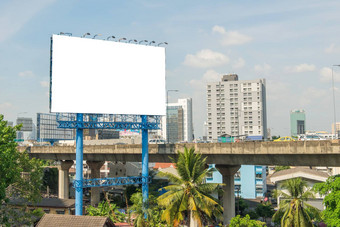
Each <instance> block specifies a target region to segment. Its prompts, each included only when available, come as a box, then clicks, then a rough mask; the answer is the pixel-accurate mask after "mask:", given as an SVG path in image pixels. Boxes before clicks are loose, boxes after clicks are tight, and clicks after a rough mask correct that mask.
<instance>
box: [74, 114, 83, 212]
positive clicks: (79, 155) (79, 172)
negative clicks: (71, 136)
mask: <svg viewBox="0 0 340 227" xmlns="http://www.w3.org/2000/svg"><path fill="white" fill-rule="evenodd" d="M82 121H83V114H77V122H79V123H80V122H82ZM75 191H76V205H75V206H76V215H83V128H80V127H79V128H77V137H76V182H75Z"/></svg>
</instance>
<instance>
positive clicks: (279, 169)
mask: <svg viewBox="0 0 340 227" xmlns="http://www.w3.org/2000/svg"><path fill="white" fill-rule="evenodd" d="M285 169H290V166H275V172H279V171H281V170H285Z"/></svg>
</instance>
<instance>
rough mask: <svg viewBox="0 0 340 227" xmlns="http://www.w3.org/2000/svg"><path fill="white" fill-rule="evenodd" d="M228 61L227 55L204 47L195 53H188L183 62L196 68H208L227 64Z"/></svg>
mask: <svg viewBox="0 0 340 227" xmlns="http://www.w3.org/2000/svg"><path fill="white" fill-rule="evenodd" d="M228 62H229V57H228V56H226V55H224V54H222V53H219V52H214V51H212V50H209V49H204V50H201V51H199V52H197V53H196V54H195V55H192V54H188V55H187V56H186V57H185V60H184V63H183V64H184V65H188V66H192V67H197V68H208V67H214V66H219V65H223V64H228Z"/></svg>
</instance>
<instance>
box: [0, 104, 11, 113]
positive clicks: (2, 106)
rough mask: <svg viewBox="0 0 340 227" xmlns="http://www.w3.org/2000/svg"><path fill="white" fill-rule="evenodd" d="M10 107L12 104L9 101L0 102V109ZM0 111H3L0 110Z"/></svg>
mask: <svg viewBox="0 0 340 227" xmlns="http://www.w3.org/2000/svg"><path fill="white" fill-rule="evenodd" d="M11 107H13V105H12V103H10V102H4V103H0V110H3V109H8V108H11ZM0 112H3V111H0Z"/></svg>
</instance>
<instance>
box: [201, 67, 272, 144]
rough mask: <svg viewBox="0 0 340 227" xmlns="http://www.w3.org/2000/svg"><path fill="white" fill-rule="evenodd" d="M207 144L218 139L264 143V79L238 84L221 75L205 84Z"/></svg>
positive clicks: (232, 79) (227, 76) (235, 78)
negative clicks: (220, 77)
mask: <svg viewBox="0 0 340 227" xmlns="http://www.w3.org/2000/svg"><path fill="white" fill-rule="evenodd" d="M207 123H208V129H207V132H208V135H207V137H208V140H210V141H213V142H216V141H218V138H219V137H221V136H229V137H242V136H243V137H247V138H248V139H251V140H262V139H267V113H266V83H265V79H257V80H244V81H239V80H238V76H237V75H236V74H230V75H224V76H222V80H221V81H219V82H210V83H208V84H207Z"/></svg>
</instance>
